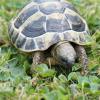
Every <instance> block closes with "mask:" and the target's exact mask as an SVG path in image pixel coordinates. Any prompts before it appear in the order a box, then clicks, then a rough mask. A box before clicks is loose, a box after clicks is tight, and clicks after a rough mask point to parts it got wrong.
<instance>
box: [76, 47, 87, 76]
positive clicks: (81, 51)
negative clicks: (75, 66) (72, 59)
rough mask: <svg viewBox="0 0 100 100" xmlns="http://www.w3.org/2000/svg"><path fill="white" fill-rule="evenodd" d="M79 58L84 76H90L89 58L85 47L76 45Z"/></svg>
mask: <svg viewBox="0 0 100 100" xmlns="http://www.w3.org/2000/svg"><path fill="white" fill-rule="evenodd" d="M75 49H76V53H77V56H78V58H79V60H80V61H81V63H82V75H87V74H88V67H87V66H88V58H87V54H86V51H85V49H84V47H83V46H80V45H76V47H75Z"/></svg>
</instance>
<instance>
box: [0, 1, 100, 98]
mask: <svg viewBox="0 0 100 100" xmlns="http://www.w3.org/2000/svg"><path fill="white" fill-rule="evenodd" d="M69 1H70V2H72V3H73V4H74V6H75V7H76V8H77V10H78V11H79V12H80V14H81V15H82V16H83V17H84V18H85V19H86V21H87V23H88V25H89V29H90V32H91V36H92V38H93V39H94V40H95V42H94V43H93V44H92V45H91V46H88V47H86V51H87V54H88V58H89V71H90V74H89V75H88V76H81V75H80V73H79V71H78V70H77V69H78V68H77V67H78V66H79V64H75V65H74V66H73V72H71V73H70V74H69V75H67V74H66V71H65V70H64V69H63V68H61V67H59V70H60V71H57V70H56V69H55V68H54V67H52V68H49V66H47V65H45V64H41V65H38V66H37V68H36V69H35V71H36V73H34V74H33V76H32V77H30V76H29V69H30V67H31V62H30V57H29V56H28V55H26V54H23V53H21V52H20V51H18V50H17V49H16V48H15V47H14V46H13V45H9V42H10V40H9V37H8V24H9V21H10V20H11V19H12V18H13V17H14V16H16V15H17V13H18V12H19V11H20V9H21V8H22V7H23V6H24V5H25V4H26V3H27V2H28V0H0V37H1V38H2V39H4V40H5V42H6V44H5V45H3V46H1V47H0V100H18V99H19V100H99V99H100V0H87V1H86V0H69Z"/></svg>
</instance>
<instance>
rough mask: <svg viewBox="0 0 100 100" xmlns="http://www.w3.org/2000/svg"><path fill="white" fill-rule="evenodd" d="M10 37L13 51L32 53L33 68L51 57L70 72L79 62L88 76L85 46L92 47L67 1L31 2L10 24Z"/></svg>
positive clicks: (37, 0) (80, 21)
mask: <svg viewBox="0 0 100 100" xmlns="http://www.w3.org/2000/svg"><path fill="white" fill-rule="evenodd" d="M9 37H10V39H11V42H12V43H13V45H14V46H15V47H16V48H18V49H19V50H21V51H22V52H25V53H32V56H33V64H32V68H34V67H35V66H36V65H38V64H41V63H44V62H45V61H46V60H47V59H48V58H49V57H50V58H52V61H55V62H57V63H58V64H60V65H62V66H65V67H66V69H71V68H72V66H73V64H74V63H75V61H76V59H77V58H79V59H80V61H81V64H82V71H83V72H84V73H86V72H87V69H88V68H87V65H88V58H87V54H86V51H85V48H84V46H85V45H89V44H90V43H91V39H90V37H91V36H90V32H89V28H88V25H87V23H86V21H85V19H83V18H82V17H81V16H80V14H79V13H78V11H77V10H76V9H75V7H74V6H73V5H72V4H71V3H70V2H68V1H64V0H32V1H31V2H29V3H28V4H27V5H26V6H25V7H24V8H23V9H22V10H21V11H20V13H19V14H18V15H17V17H15V18H13V19H12V20H11V21H10V24H9ZM51 64H52V63H51Z"/></svg>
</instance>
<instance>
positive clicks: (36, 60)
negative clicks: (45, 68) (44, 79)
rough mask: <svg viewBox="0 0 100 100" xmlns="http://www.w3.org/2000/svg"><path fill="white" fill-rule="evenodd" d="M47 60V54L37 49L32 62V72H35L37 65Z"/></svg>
mask: <svg viewBox="0 0 100 100" xmlns="http://www.w3.org/2000/svg"><path fill="white" fill-rule="evenodd" d="M44 61H45V56H44V52H42V51H37V52H35V53H34V54H33V63H32V67H31V73H33V72H34V68H35V67H36V65H38V64H41V63H43V62H44Z"/></svg>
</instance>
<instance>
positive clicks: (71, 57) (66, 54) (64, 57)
mask: <svg viewBox="0 0 100 100" xmlns="http://www.w3.org/2000/svg"><path fill="white" fill-rule="evenodd" d="M52 55H53V57H54V58H55V59H56V60H57V61H58V63H60V64H61V65H63V66H66V67H70V66H72V65H73V64H74V62H75V59H76V52H75V50H74V48H73V46H72V45H71V44H70V43H69V42H67V41H65V42H64V41H63V42H59V43H58V44H56V45H55V46H54V48H53V49H52Z"/></svg>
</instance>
